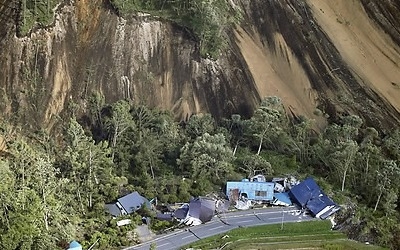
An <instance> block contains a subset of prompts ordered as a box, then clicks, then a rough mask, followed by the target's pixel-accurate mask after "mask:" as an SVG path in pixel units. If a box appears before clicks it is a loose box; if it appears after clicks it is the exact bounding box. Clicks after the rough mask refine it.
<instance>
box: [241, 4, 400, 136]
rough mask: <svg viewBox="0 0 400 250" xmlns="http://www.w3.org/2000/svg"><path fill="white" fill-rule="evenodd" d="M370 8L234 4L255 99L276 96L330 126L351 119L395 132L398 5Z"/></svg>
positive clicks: (399, 90) (399, 87)
mask: <svg viewBox="0 0 400 250" xmlns="http://www.w3.org/2000/svg"><path fill="white" fill-rule="evenodd" d="M370 2H371V1H363V2H361V1H357V0H354V1H353V0H336V1H328V0H308V1H306V2H304V1H294V0H293V1H291V0H286V1H250V2H245V1H239V4H241V6H242V8H243V9H244V10H245V18H246V25H244V27H243V28H239V29H238V32H236V42H237V44H238V46H239V48H240V50H241V54H242V55H243V57H244V59H245V61H246V63H247V65H248V67H249V69H250V72H251V74H252V75H253V78H254V79H255V83H256V85H257V87H258V88H257V89H258V91H259V93H260V95H261V96H265V95H269V94H271V93H272V94H273V93H277V95H279V96H281V97H282V98H283V99H284V102H285V104H286V106H287V107H289V108H290V109H291V111H292V112H294V113H295V114H305V115H307V116H308V117H313V113H315V112H314V111H315V109H316V108H317V107H318V108H319V109H321V110H323V111H324V112H326V113H328V114H329V116H330V118H331V119H333V120H336V119H337V118H338V117H339V116H340V115H345V114H349V113H356V114H359V115H360V116H362V117H364V119H365V120H366V121H367V123H368V124H369V125H372V126H375V127H376V128H378V129H379V130H385V128H393V127H396V126H397V125H398V124H399V112H400V84H399V79H400V68H399V64H400V53H399V51H400V47H399V44H398V42H399V41H400V39H398V40H396V39H395V38H399V37H400V36H399V33H398V25H399V24H398V23H396V19H395V18H394V17H393V16H392V15H395V14H396V12H397V13H398V10H399V8H398V7H399V6H398V4H397V5H396V4H392V2H393V1H373V3H374V4H375V5H374V6H372V5H371V4H370ZM365 6H367V7H368V8H370V9H372V10H370V11H372V13H374V14H375V15H376V16H372V15H368V13H367V11H366V10H365ZM378 7H380V8H381V10H379V9H378ZM374 10H375V12H374ZM382 10H383V11H385V14H382V13H383V12H382ZM390 14H391V15H390ZM385 15H386V16H385ZM377 17H379V18H377ZM383 17H385V18H383ZM386 17H387V18H386ZM314 118H315V116H314ZM318 120H319V121H320V122H321V118H319V119H318ZM320 124H321V123H320Z"/></svg>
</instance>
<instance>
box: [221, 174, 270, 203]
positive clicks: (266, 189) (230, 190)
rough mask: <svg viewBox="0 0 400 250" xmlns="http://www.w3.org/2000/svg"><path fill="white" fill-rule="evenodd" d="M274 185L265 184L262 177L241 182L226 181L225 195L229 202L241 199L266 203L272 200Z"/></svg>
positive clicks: (258, 176)
mask: <svg viewBox="0 0 400 250" xmlns="http://www.w3.org/2000/svg"><path fill="white" fill-rule="evenodd" d="M274 188H275V183H273V182H266V181H265V177H264V176H263V175H257V176H254V177H253V178H251V179H250V180H249V179H242V181H228V182H227V183H226V195H227V196H228V199H229V200H230V201H239V200H242V199H247V200H252V201H260V202H268V201H272V200H273V199H274Z"/></svg>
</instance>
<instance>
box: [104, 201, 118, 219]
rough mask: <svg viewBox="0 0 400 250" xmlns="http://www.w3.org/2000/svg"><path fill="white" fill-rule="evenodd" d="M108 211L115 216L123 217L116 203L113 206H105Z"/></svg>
mask: <svg viewBox="0 0 400 250" xmlns="http://www.w3.org/2000/svg"><path fill="white" fill-rule="evenodd" d="M105 207H106V209H107V211H108V212H109V213H110V214H112V215H113V216H115V217H116V216H120V215H121V210H120V209H119V208H118V207H117V205H116V204H115V203H112V204H106V205H105Z"/></svg>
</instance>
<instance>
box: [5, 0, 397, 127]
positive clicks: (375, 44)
mask: <svg viewBox="0 0 400 250" xmlns="http://www.w3.org/2000/svg"><path fill="white" fill-rule="evenodd" d="M2 1H3V5H2V7H1V8H0V12H1V13H0V14H1V16H4V17H7V18H4V19H1V21H0V22H1V24H2V27H6V28H5V29H3V30H2V31H1V33H0V35H1V38H0V45H1V47H0V49H1V53H0V56H1V60H0V98H1V100H2V102H1V103H0V109H1V112H2V115H3V116H12V117H14V118H15V119H17V120H18V121H20V122H24V124H27V126H31V127H33V128H35V127H38V126H44V127H47V128H50V127H51V126H52V125H53V124H54V122H55V121H56V117H57V116H58V115H59V114H60V113H62V112H63V110H65V109H66V107H67V104H68V103H69V102H70V101H71V100H73V101H74V102H76V103H79V104H81V105H83V107H84V105H85V103H86V101H87V98H88V96H89V95H90V94H91V93H92V92H94V91H96V92H101V93H103V94H104V96H105V97H106V100H107V101H108V102H112V101H115V100H117V99H121V98H128V99H131V100H133V101H134V102H136V103H145V104H147V105H149V106H153V107H161V108H164V109H168V110H172V111H173V113H174V114H175V115H176V117H177V119H184V118H186V117H187V116H189V115H190V114H192V113H198V112H210V113H212V114H213V115H214V116H217V117H221V116H227V115H229V114H231V113H241V114H243V115H245V116H248V115H249V114H251V112H252V110H253V109H254V108H255V107H256V105H257V103H258V102H259V100H260V98H262V97H264V96H269V95H277V96H280V97H281V98H282V99H283V101H284V104H285V106H286V107H287V109H288V110H289V111H290V112H291V113H292V114H294V115H306V116H308V117H311V118H315V119H317V121H318V122H319V124H320V125H321V126H322V125H323V124H324V120H325V117H328V116H316V115H315V114H316V113H317V112H315V111H316V109H317V108H318V109H320V110H322V111H323V112H325V113H327V114H329V116H330V118H331V119H335V118H336V116H337V115H338V114H341V113H356V114H359V115H361V116H362V117H363V118H364V119H365V120H366V121H367V122H368V123H369V124H370V125H373V126H376V127H377V128H379V129H383V130H385V129H389V128H392V127H394V126H396V125H398V124H399V123H400V113H399V111H400V87H399V86H400V82H399V79H400V70H399V63H400V48H399V37H400V36H399V32H398V28H399V22H398V19H396V18H397V16H396V13H397V11H399V10H400V9H399V4H398V2H394V1H389V0H387V1H379V2H377V1H367V0H365V1H362V2H360V1H348V0H343V1H335V4H332V3H331V1H328V0H326V1H312V0H309V1H297V0H286V1H262V0H258V1H245V0H243V1H242V0H236V1H232V4H236V5H238V6H240V7H241V8H242V9H243V15H244V21H243V25H242V26H241V27H237V28H236V29H235V30H232V32H231V41H230V48H229V49H228V51H227V52H225V53H223V54H222V55H221V57H220V58H219V59H218V60H216V61H212V60H208V59H203V58H201V57H200V56H199V52H198V48H197V44H196V42H195V41H194V40H193V39H191V36H190V34H189V33H188V32H186V31H185V30H183V29H182V28H180V27H178V26H176V25H174V24H171V23H169V22H166V21H162V20H160V19H159V18H157V17H150V16H148V15H145V14H143V15H138V16H131V17H128V18H126V19H123V18H120V17H118V16H117V15H116V14H115V13H114V11H113V10H112V9H111V8H110V7H109V6H108V5H107V4H106V3H107V1H101V0H97V1H89V0H80V1H78V0H76V1H71V2H65V3H64V4H63V5H60V6H59V7H58V11H57V14H56V16H55V22H54V24H53V25H52V26H51V27H47V28H44V29H39V30H36V31H33V32H32V33H31V34H30V35H29V36H27V37H17V36H16V35H15V20H16V19H17V17H18V8H17V6H18V4H17V1H15V2H13V1H4V0H2ZM3 23H4V26H3Z"/></svg>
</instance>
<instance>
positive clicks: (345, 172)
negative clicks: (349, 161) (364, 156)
mask: <svg viewBox="0 0 400 250" xmlns="http://www.w3.org/2000/svg"><path fill="white" fill-rule="evenodd" d="M347 169H348V167H346V169H345V170H344V173H343V179H342V192H343V191H344V185H345V183H346V176H347Z"/></svg>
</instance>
